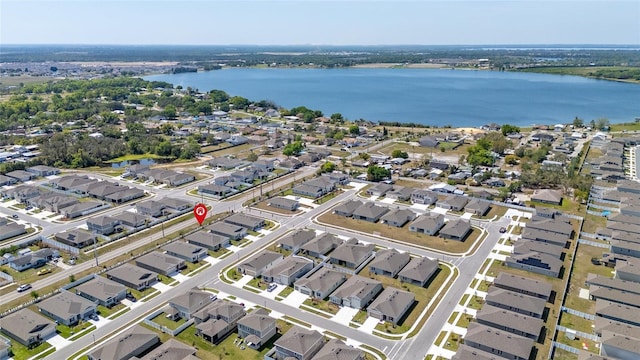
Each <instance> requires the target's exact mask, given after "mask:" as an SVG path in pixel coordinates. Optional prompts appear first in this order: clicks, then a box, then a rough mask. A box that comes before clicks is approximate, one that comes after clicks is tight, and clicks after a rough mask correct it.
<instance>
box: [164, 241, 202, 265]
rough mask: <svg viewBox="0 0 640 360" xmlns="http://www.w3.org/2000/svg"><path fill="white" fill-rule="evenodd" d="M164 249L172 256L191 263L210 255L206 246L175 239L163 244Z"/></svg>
mask: <svg viewBox="0 0 640 360" xmlns="http://www.w3.org/2000/svg"><path fill="white" fill-rule="evenodd" d="M162 250H164V251H165V252H166V253H167V254H169V255H171V256H175V257H177V258H180V259H183V260H185V261H188V262H190V263H197V262H198V261H200V260H202V259H204V258H205V257H207V255H208V253H207V249H205V248H204V247H202V246H198V245H194V244H191V243H188V242H183V241H174V242H172V243H170V244H168V245H165V246H163V247H162Z"/></svg>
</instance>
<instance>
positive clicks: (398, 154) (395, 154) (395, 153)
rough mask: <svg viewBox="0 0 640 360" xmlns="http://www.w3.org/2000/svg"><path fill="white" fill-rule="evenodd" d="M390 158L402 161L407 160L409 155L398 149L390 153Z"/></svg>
mask: <svg viewBox="0 0 640 360" xmlns="http://www.w3.org/2000/svg"><path fill="white" fill-rule="evenodd" d="M391 157H392V158H403V159H408V158H409V154H408V153H407V152H406V151H402V150H400V149H395V150H393V151H392V152H391Z"/></svg>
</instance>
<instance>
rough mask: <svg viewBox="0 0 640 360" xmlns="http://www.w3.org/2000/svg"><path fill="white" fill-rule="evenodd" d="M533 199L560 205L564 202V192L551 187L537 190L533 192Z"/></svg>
mask: <svg viewBox="0 0 640 360" xmlns="http://www.w3.org/2000/svg"><path fill="white" fill-rule="evenodd" d="M531 201H535V202H540V203H543V204H552V205H560V204H561V203H562V192H560V191H558V190H551V189H542V190H536V191H534V192H533V195H531Z"/></svg>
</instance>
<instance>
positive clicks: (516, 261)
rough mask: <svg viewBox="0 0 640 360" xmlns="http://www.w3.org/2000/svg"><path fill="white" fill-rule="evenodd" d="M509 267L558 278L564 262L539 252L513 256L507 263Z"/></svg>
mask: <svg viewBox="0 0 640 360" xmlns="http://www.w3.org/2000/svg"><path fill="white" fill-rule="evenodd" d="M505 264H506V265H507V266H509V267H513V268H516V269H522V270H527V271H531V272H535V273H538V274H542V275H546V276H551V277H555V278H557V277H558V276H559V275H560V271H561V270H562V264H563V262H562V260H560V259H559V258H558V257H556V256H552V255H549V254H544V253H539V252H535V251H532V252H529V253H526V254H517V255H511V256H509V257H508V258H507V260H506V261H505Z"/></svg>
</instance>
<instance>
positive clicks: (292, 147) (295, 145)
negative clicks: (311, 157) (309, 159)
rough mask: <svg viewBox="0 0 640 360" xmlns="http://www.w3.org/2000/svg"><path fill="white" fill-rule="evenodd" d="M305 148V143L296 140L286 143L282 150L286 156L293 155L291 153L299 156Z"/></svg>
mask: <svg viewBox="0 0 640 360" xmlns="http://www.w3.org/2000/svg"><path fill="white" fill-rule="evenodd" d="M303 149H304V145H302V142H301V141H294V142H292V143H291V144H287V145H285V147H284V149H283V150H282V154H283V155H285V156H291V155H296V156H297V155H300V153H301V152H302V150H303Z"/></svg>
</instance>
